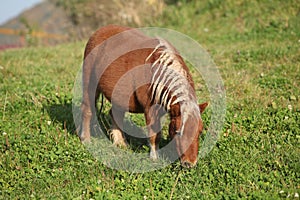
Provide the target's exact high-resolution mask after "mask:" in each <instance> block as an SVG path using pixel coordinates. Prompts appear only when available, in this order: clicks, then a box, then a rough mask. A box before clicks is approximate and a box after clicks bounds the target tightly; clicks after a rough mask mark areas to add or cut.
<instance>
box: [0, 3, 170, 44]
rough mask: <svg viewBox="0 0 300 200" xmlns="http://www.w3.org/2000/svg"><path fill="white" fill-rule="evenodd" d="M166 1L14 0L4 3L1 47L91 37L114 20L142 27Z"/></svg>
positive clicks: (0, 21)
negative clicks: (98, 29) (94, 32)
mask: <svg viewBox="0 0 300 200" xmlns="http://www.w3.org/2000/svg"><path fill="white" fill-rule="evenodd" d="M165 3H166V1H163V0H128V1H122V0H29V1H23V0H11V1H6V2H5V3H3V4H2V5H1V8H0V9H1V10H0V11H1V12H0V13H1V14H0V49H6V48H13V47H22V46H28V45H29V46H32V45H49V44H50V45H53V44H57V43H61V42H66V41H72V40H78V39H79V40H80V39H83V38H86V37H88V36H89V35H90V34H91V33H92V32H93V31H95V30H96V29H97V28H99V27H101V26H103V25H106V24H110V23H114V24H122V25H130V26H134V27H138V26H143V25H144V24H145V22H146V21H147V22H148V23H149V20H151V19H152V18H153V17H156V16H158V15H160V14H161V13H162V10H163V7H164V6H165Z"/></svg>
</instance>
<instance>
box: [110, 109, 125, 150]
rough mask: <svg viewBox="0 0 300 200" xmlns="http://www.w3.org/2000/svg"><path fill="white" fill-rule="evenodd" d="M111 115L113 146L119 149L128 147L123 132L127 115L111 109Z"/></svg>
mask: <svg viewBox="0 0 300 200" xmlns="http://www.w3.org/2000/svg"><path fill="white" fill-rule="evenodd" d="M109 114H110V116H111V121H112V127H111V131H110V137H111V138H112V140H113V144H114V145H116V146H118V147H127V142H126V139H125V137H124V134H123V132H122V130H123V120H124V115H125V113H124V112H123V111H119V110H116V109H114V108H111V109H110V111H109Z"/></svg>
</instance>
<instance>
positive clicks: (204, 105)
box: [199, 102, 208, 113]
mask: <svg viewBox="0 0 300 200" xmlns="http://www.w3.org/2000/svg"><path fill="white" fill-rule="evenodd" d="M207 106H208V103H207V102H205V103H202V104H199V109H200V113H203V111H204V110H205V108H206V107H207Z"/></svg>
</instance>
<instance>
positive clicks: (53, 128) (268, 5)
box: [0, 0, 300, 199]
mask: <svg viewBox="0 0 300 200" xmlns="http://www.w3.org/2000/svg"><path fill="white" fill-rule="evenodd" d="M172 2H174V1H170V4H169V5H168V7H167V8H166V10H165V12H164V14H163V15H162V16H161V17H160V18H159V19H155V20H153V21H152V22H149V24H147V25H148V26H160V27H167V28H172V29H175V30H177V31H180V32H182V33H184V34H187V35H189V36H190V37H192V38H194V39H195V40H197V41H198V42H199V43H200V44H202V45H203V46H204V48H205V49H207V50H208V51H209V52H210V54H211V56H212V58H213V59H214V61H215V63H216V65H217V66H218V68H219V70H220V73H221V75H222V77H223V80H224V84H225V87H226V94H227V111H226V112H227V115H226V122H225V124H224V128H223V132H222V133H221V138H220V140H219V141H218V142H217V145H216V146H215V148H214V149H213V151H212V152H211V153H210V154H209V156H207V157H205V158H203V159H201V160H200V161H199V162H198V164H197V166H196V167H195V168H193V169H189V170H187V169H182V168H181V167H180V165H179V162H176V163H173V164H171V165H170V166H168V167H166V168H163V169H160V170H157V171H155V172H148V173H139V174H133V173H128V172H122V171H116V170H112V169H109V168H107V167H105V166H104V165H103V164H101V163H100V162H98V161H96V160H95V158H93V156H91V155H90V154H89V152H88V151H87V150H86V149H85V147H84V146H83V145H81V143H80V141H79V139H78V138H77V136H76V134H75V133H74V129H75V128H74V123H73V118H72V87H73V83H74V80H75V76H76V73H77V71H78V70H79V69H80V66H81V63H82V55H83V50H84V45H85V42H78V43H71V44H64V45H59V46H55V47H37V48H26V49H19V50H9V51H5V52H0V174H1V175H0V199H240V198H248V199H280V198H290V199H299V195H300V160H299V158H300V99H299V98H300V89H299V88H300V5H299V3H297V2H296V1H284V2H283V1H258V0H257V1H254V0H253V1H246V2H247V3H245V2H243V1H234V0H227V1H219V0H206V1H187V2H188V3H184V2H185V1H178V2H177V3H172ZM201 99H204V100H209V97H208V96H204V97H203V96H201ZM209 113H210V110H209V108H208V110H207V112H205V114H204V116H203V118H204V120H205V121H208V120H209ZM206 127H207V125H206ZM204 134H205V131H204ZM145 151H146V150H145Z"/></svg>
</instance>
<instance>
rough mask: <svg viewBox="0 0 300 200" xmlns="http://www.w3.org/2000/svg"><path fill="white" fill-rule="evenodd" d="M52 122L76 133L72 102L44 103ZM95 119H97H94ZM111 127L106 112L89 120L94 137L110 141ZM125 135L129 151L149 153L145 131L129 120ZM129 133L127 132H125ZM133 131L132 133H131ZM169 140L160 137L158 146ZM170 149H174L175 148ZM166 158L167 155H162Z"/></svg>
mask: <svg viewBox="0 0 300 200" xmlns="http://www.w3.org/2000/svg"><path fill="white" fill-rule="evenodd" d="M44 109H46V111H47V113H48V114H49V116H50V118H51V120H52V121H53V122H56V123H59V124H60V125H61V127H62V129H66V130H67V131H68V132H69V133H70V134H73V135H76V136H77V132H76V127H75V124H74V120H73V113H72V104H71V103H69V104H53V105H50V106H49V105H44ZM96 120H97V121H96ZM110 127H111V118H110V115H109V114H108V113H97V119H92V122H91V135H92V137H95V138H107V139H108V140H110V141H111V138H110V135H109V130H110ZM124 127H125V131H124V132H125V133H124V134H125V137H126V140H127V142H128V144H129V148H130V150H131V151H133V152H135V153H139V152H141V153H149V152H150V149H149V143H148V138H147V137H146V134H147V131H146V130H143V129H142V128H140V127H138V126H137V125H135V124H133V123H132V122H130V120H128V119H126V118H125V120H124ZM127 133H129V134H127ZM132 133H134V134H132ZM169 142H170V139H163V138H162V139H161V141H160V147H164V146H165V145H167V144H168V143H169ZM172 151H174V152H175V151H176V150H175V148H174V149H173V150H172ZM164 157H165V158H166V159H168V158H167V157H168V156H167V155H166V156H164Z"/></svg>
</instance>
